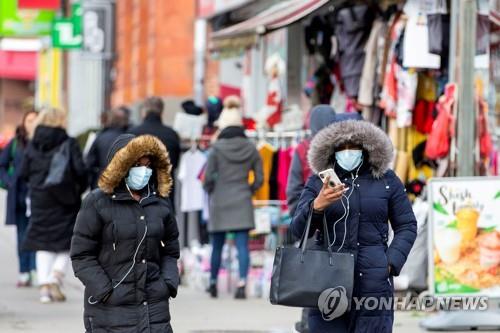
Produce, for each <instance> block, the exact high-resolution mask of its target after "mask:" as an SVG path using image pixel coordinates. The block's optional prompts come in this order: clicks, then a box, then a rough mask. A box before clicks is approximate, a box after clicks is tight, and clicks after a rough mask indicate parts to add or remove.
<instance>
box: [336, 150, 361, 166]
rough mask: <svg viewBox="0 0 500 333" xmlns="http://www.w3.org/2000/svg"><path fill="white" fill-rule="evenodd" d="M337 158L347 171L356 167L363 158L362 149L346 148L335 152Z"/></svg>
mask: <svg viewBox="0 0 500 333" xmlns="http://www.w3.org/2000/svg"><path fill="white" fill-rule="evenodd" d="M335 159H336V160H337V163H338V164H339V165H340V167H341V168H342V169H344V170H346V171H352V170H354V169H356V168H357V167H358V166H359V165H360V164H361V161H362V160H363V151H362V150H361V149H345V150H341V151H338V152H336V153H335Z"/></svg>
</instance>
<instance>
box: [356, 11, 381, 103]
mask: <svg viewBox="0 0 500 333" xmlns="http://www.w3.org/2000/svg"><path fill="white" fill-rule="evenodd" d="M384 34H385V23H384V22H383V21H382V20H381V19H377V20H376V21H375V22H374V23H373V26H372V31H371V33H370V37H369V38H368V42H367V43H366V46H365V63H364V65H363V72H362V74H361V79H360V84H359V94H358V103H359V104H361V105H364V106H371V105H373V103H374V93H375V85H376V83H377V82H376V76H377V72H376V70H377V65H378V58H377V52H378V49H379V45H378V42H379V38H380V36H381V35H384Z"/></svg>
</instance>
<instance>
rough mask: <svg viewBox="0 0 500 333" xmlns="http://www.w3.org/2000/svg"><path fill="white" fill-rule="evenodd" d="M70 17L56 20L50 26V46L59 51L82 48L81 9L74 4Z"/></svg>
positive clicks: (78, 5)
mask: <svg viewBox="0 0 500 333" xmlns="http://www.w3.org/2000/svg"><path fill="white" fill-rule="evenodd" d="M71 14H72V16H71V17H68V18H66V17H63V18H56V19H55V20H54V22H53V25H52V46H53V47H54V48H59V49H79V48H81V47H82V41H83V36H82V7H81V5H80V4H78V3H75V4H73V6H72V10H71Z"/></svg>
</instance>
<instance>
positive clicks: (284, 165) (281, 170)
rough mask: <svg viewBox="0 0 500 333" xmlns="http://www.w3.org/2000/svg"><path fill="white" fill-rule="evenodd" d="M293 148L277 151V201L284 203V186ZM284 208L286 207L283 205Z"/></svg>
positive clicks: (286, 181)
mask: <svg viewBox="0 0 500 333" xmlns="http://www.w3.org/2000/svg"><path fill="white" fill-rule="evenodd" d="M292 156H293V148H282V149H280V150H279V160H278V200H282V201H285V202H286V184H287V183H288V174H289V170H290V165H291V164H292ZM285 207H286V205H285Z"/></svg>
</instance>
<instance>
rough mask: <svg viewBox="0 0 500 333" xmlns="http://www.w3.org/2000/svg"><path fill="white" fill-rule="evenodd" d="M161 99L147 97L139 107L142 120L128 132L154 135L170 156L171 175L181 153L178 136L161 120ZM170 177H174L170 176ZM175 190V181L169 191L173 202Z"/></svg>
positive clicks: (175, 168)
mask: <svg viewBox="0 0 500 333" xmlns="http://www.w3.org/2000/svg"><path fill="white" fill-rule="evenodd" d="M163 108H164V105H163V101H162V99H161V98H159V97H149V98H147V99H146V100H145V101H144V104H143V105H142V107H141V114H142V116H143V118H144V122H143V123H142V124H141V125H139V126H136V127H133V128H131V129H130V130H129V131H128V132H129V133H130V134H134V135H137V136H139V135H144V134H149V135H154V136H156V137H157V138H158V139H160V141H161V142H162V143H163V144H164V145H165V147H167V150H168V154H169V156H170V163H172V175H174V174H175V170H177V166H178V164H179V157H180V154H181V145H180V138H179V135H178V134H177V132H176V131H174V129H172V128H171V127H169V126H165V125H164V124H163V122H162V114H163ZM172 179H174V178H173V177H172ZM174 191H175V183H174V184H173V187H172V191H171V196H172V198H171V200H172V202H173V195H174V193H175V192H174Z"/></svg>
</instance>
